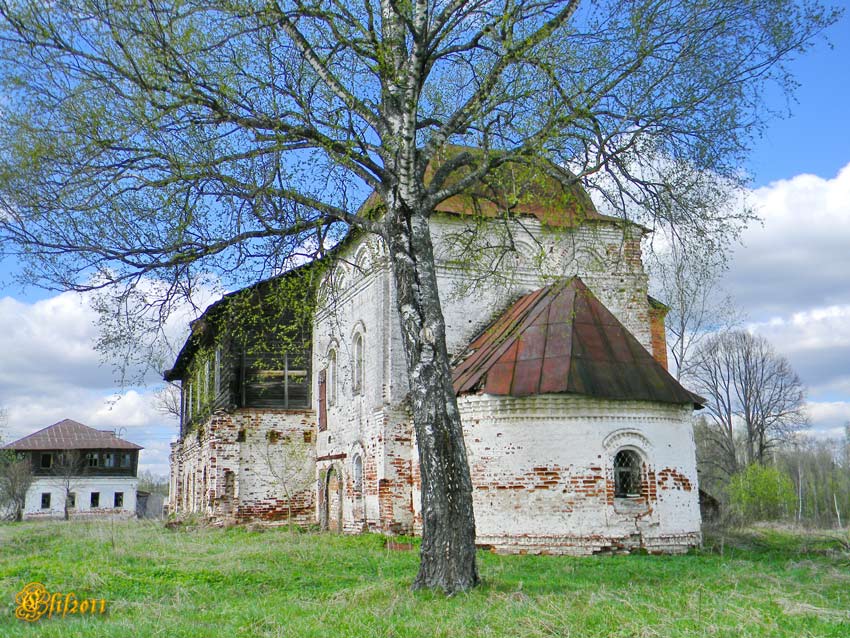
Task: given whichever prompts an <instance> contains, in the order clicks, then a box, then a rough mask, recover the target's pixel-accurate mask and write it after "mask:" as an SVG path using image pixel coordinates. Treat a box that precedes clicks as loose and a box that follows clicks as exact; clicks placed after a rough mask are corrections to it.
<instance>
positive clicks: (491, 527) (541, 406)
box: [172, 215, 700, 554]
mask: <svg viewBox="0 0 850 638" xmlns="http://www.w3.org/2000/svg"><path fill="white" fill-rule="evenodd" d="M500 223H501V222H500ZM467 225H468V221H467V220H465V219H464V218H462V217H457V216H446V215H437V216H435V217H434V219H433V221H432V234H433V237H434V243H435V251H436V255H437V259H438V264H437V266H438V282H439V285H440V293H441V303H442V308H443V314H444V316H445V320H446V328H447V342H448V343H447V345H448V349H449V352H450V354H451V355H456V354H458V353H459V352H461V351H462V350H463V349H464V348H466V347H467V345H468V344H469V343H470V341H471V340H472V339H473V338H474V337H475V336H476V335H477V334H478V333H480V331H481V330H482V329H483V328H485V327H486V326H487V325H489V324H490V323H491V322H492V320H493V319H494V317H495V316H497V315H498V314H499V313H501V312H502V311H504V310H505V309H506V308H507V307H508V306H509V305H510V304H511V303H512V302H514V301H515V300H516V299H517V298H518V297H519V296H521V295H523V294H527V293H528V292H531V291H533V290H536V289H538V288H540V287H541V286H544V285H546V284H548V283H551V281H552V280H553V279H555V278H562V277H569V276H573V275H578V276H581V278H582V280H583V281H584V282H585V283H586V284H587V286H588V287H589V288H590V289H591V290H592V291H593V293H594V294H595V295H596V296H597V298H598V299H599V300H600V301H601V302H602V303H603V304H604V305H605V306H606V307H607V308H608V309H610V310H611V312H612V313H613V314H614V315H615V316H616V317H617V319H618V320H619V321H620V322H622V323H623V325H624V326H625V327H626V328H627V329H628V330H629V331H630V332H631V333H632V334H633V335H634V336H635V337H636V338H637V339H638V341H639V342H640V343H641V344H642V345H643V346H644V347H645V348H647V349H652V348H654V347H659V343H660V342H659V335H658V334H657V333H658V331H659V325H661V337H663V323H662V324H659V323H658V318H657V317H656V318H655V325H654V326H653V325H651V321H650V317H651V307H650V304H649V302H648V297H647V276H646V273H645V271H644V268H643V264H642V262H641V253H640V240H641V234H642V231H641V229H639V228H637V227H631V226H626V225H622V224H618V223H614V222H600V221H597V222H594V223H592V224H590V223H588V224H585V225H582V226H578V227H576V228H571V229H567V230H561V231H558V232H551V231H548V230H544V229H543V228H541V226H540V224H539V223H538V222H537V221H536V220H528V219H525V220H523V223H522V224H519V223H514V222H510V223H509V226H510V231H511V235H512V238H511V241H512V242H513V244H514V246H515V247H516V251H515V253H513V254H512V256H511V259H505V260H504V261H502V262H500V271H499V273H497V275H498V276H495V277H493V276H488V277H482V276H481V274H480V273H477V272H476V271H475V270H474V269H472V268H470V267H469V264H468V263H466V261H468V260H465V259H464V255H463V254H460V255H457V254H453V253H452V250H453V249H452V248H450V246H451V245H452V242H453V239H452V238H453V237H455V236H457V235H462V234H463V232H464V229H465V228H466V227H467ZM494 228H495V226H494ZM502 239H504V238H503V237H502ZM320 290H321V292H320V299H319V307H318V310H317V312H316V315H315V319H314V323H313V335H312V337H313V338H312V350H313V361H312V370H313V375H312V384H313V388H312V392H311V396H312V397H313V402H314V405H313V410H312V411H309V412H304V413H285V412H275V411H262V410H237V411H235V412H233V413H221V414H216V415H214V416H213V417H212V418H211V419H210V421H209V422H208V423H207V424H206V425H205V426H204V428H203V430H202V432H201V434H200V435H199V436H194V435H192V436H190V437H188V438H187V439H186V440H184V441H183V442H182V443H179V444H175V447H174V450H173V453H172V472H173V477H172V494H173V495H174V496H172V502H173V503H174V504H175V505H176V507H177V509H178V510H179V511H192V512H201V513H203V514H205V515H207V516H209V517H211V518H213V519H217V520H242V519H249V518H251V519H266V518H280V517H281V516H284V510H286V509H288V507H289V505H290V504H291V505H292V511H293V514H294V515H295V516H296V518H297V520H298V521H299V522H318V523H319V524H320V525H321V526H322V527H323V528H324V529H327V530H329V531H339V532H346V533H358V532H362V531H364V530H371V531H377V532H381V533H385V534H400V533H404V534H409V533H418V532H420V531H421V525H422V518H421V511H420V490H421V475H420V472H419V464H418V452H417V446H416V441H415V436H414V433H413V428H412V425H411V418H410V413H409V408H408V406H407V402H406V396H407V393H408V381H407V372H406V365H405V355H404V350H403V346H402V340H401V331H400V327H399V321H398V317H397V310H396V298H395V291H394V285H393V279H392V275H391V272H390V268H389V265H388V261H387V258H386V255H385V253H384V249H383V247H382V245H381V243H380V240H378V239H376V238H374V237H368V236H367V237H361V238H358V239H357V240H355V241H353V242H351V243H350V244H349V245H347V246H345V248H344V249H343V250H342V251H341V253H340V259H339V260H338V262H337V263H336V265H335V266H334V268H333V269H332V270H331V271H330V273H329V274H328V275H327V279H326V280H325V282H324V283H323V285H322V286H321V287H320ZM319 372H322V377H321V378H322V379H323V380H324V381H323V382H322V388H321V391H320V387H319V383H320V381H319V379H320V375H319ZM319 397H324V406H320V405H319V401H320V398H319ZM322 407H324V409H321V408H322ZM459 407H460V410H461V417H462V421H463V425H464V433H465V440H466V446H467V452H468V456H469V462H470V468H471V472H472V482H473V488H474V489H473V499H474V507H475V516H476V526H477V530H478V542H479V544H481V545H483V546H487V547H491V548H492V549H493V550H494V551H501V552H508V551H510V552H533V553H569V554H590V553H596V552H625V551H632V550H635V549H643V550H646V551H652V552H679V551H684V550H686V549H687V548H689V547H692V546H693V545H695V544H698V543H699V541H700V532H699V525H700V520H699V507H698V502H697V490H696V466H695V459H694V444H693V436H692V429H691V406H688V405H683V406H676V405H668V404H660V403H653V402H640V401H609V400H602V399H598V398H591V397H585V396H575V395H567V394H560V395H552V394H549V395H539V396H531V397H525V398H514V397H510V396H503V397H495V396H488V395H464V396H461V397H459ZM320 413H321V414H326V418H324V417H323V424H324V425H326V427H324V428H323V429H322V430H321V431H318V429H317V428H316V423H315V420H316V417H315V415H318V414H320ZM308 431H309V432H311V433H312V435H311V436H314V437H315V438H313V439H312V441H313V446H312V456H311V458H310V463H311V464H312V465H311V467H310V470H309V471H310V472H312V474H311V476H312V480H311V484H310V486H309V488H305V489H303V490H300V491H298V492H297V494H296V496H294V497H293V498H292V499H291V500H287V499H286V498H285V497H283V496H282V495H281V493H280V490H279V489H276V488H274V487H272V486H271V485H270V483H273V481H272V482H270V480H269V478H270V477H269V472H268V471H267V470H266V469H263V468H264V462H263V461H264V458H265V452H264V451H265V450H267V449H268V448H269V447H270V439H269V436H270V432H276V433H277V434H276V435H275V437H276V440H279V441H283V440H285V439H286V437H290V438H297V436H298V435H299V434H301V435H303V434H304V433H305V432H308ZM240 433H241V434H240ZM243 439H244V440H243ZM622 450H629V451H631V452H633V453H634V454H636V455H638V457H639V459H640V467H639V469H638V470H636V471H637V472H638V474H637V476H638V477H639V478H637V479H635V480H636V481H637V480H639V482H640V485H639V491H638V492H636V493H634V494H629V495H627V497H619V496H618V495H617V490H616V484H617V480H618V479H617V476H616V473H615V469H614V458H615V456H616V455H617V453H618V452H619V451H622ZM305 467H306V466H305Z"/></svg>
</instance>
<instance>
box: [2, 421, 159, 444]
mask: <svg viewBox="0 0 850 638" xmlns="http://www.w3.org/2000/svg"><path fill="white" fill-rule="evenodd" d="M3 447H4V448H5V449H8V450H18V451H21V452H23V451H26V450H98V449H114V450H141V449H143V448H142V446H141V445H136V444H135V443H130V441H125V440H124V439H119V438H118V437H117V436H115V434H114V433H113V432H112V431H109V430H95V429H94V428H90V427H89V426H87V425H83V424H82V423H78V422H77V421H72V420H71V419H65V420H63V421H59V422H58V423H54V424H53V425H49V426H47V427H46V428H43V429H41V430H39V431H38V432H33V433H32V434H30V435H29V436H25V437H24V438H22V439H18V440H17V441H13V442H12V443H9V444H8V445H5V446H3Z"/></svg>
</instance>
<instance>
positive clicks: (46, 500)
mask: <svg viewBox="0 0 850 638" xmlns="http://www.w3.org/2000/svg"><path fill="white" fill-rule="evenodd" d="M41 509H43V510H49V509H50V492H42V494H41Z"/></svg>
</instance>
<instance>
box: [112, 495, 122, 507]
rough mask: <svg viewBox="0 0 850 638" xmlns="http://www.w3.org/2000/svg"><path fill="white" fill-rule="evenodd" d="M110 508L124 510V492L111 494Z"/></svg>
mask: <svg viewBox="0 0 850 638" xmlns="http://www.w3.org/2000/svg"><path fill="white" fill-rule="evenodd" d="M112 507H113V508H115V509H118V508H121V509H123V508H124V492H114V493H113V494H112Z"/></svg>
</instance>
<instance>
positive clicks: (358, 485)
mask: <svg viewBox="0 0 850 638" xmlns="http://www.w3.org/2000/svg"><path fill="white" fill-rule="evenodd" d="M352 465H353V471H352V476H353V477H354V493H355V494H362V493H363V459H362V458H361V456H360V455H359V454H356V455H355V456H354V461H352Z"/></svg>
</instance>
